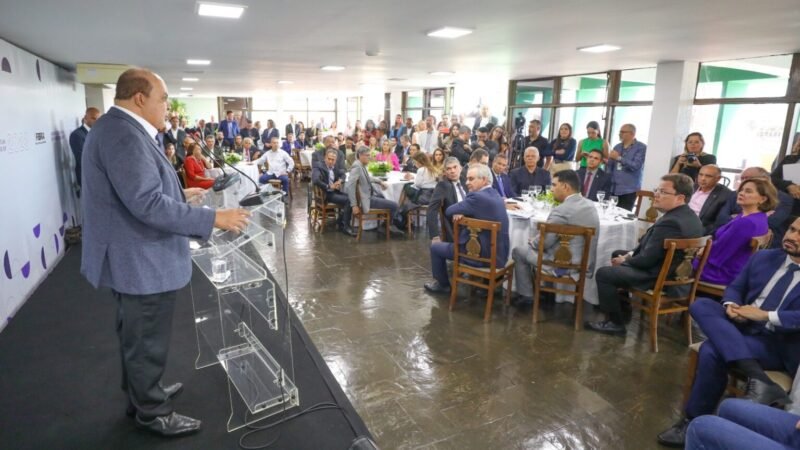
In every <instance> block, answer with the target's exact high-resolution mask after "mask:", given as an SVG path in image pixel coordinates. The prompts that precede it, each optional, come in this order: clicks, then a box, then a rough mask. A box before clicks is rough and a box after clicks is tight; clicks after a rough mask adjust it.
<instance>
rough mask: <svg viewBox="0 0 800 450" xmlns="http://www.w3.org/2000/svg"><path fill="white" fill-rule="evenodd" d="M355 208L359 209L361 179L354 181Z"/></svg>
mask: <svg viewBox="0 0 800 450" xmlns="http://www.w3.org/2000/svg"><path fill="white" fill-rule="evenodd" d="M356 206H358V209H361V179H358V180H356Z"/></svg>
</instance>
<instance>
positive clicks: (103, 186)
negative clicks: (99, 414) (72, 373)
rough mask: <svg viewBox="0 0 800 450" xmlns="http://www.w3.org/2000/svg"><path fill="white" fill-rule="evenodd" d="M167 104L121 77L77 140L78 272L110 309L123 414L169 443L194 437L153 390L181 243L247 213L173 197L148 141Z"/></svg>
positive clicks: (182, 282)
mask: <svg viewBox="0 0 800 450" xmlns="http://www.w3.org/2000/svg"><path fill="white" fill-rule="evenodd" d="M167 98H168V94H167V87H166V85H165V84H164V80H162V79H161V77H159V76H158V75H156V74H155V73H153V72H151V71H149V70H145V69H139V68H134V69H128V70H126V71H125V72H123V73H122V75H120V77H119V79H118V80H117V88H116V96H115V98H114V106H113V107H111V109H109V111H108V113H106V114H105V115H104V116H103V117H101V118H100V119H98V120H97V122H96V123H95V126H94V127H93V129H92V132H91V133H89V135H88V136H87V138H86V143H85V144H84V152H83V168H84V171H83V179H84V180H83V181H84V182H83V186H84V195H83V201H82V203H81V206H82V208H83V253H82V257H81V258H82V259H81V273H82V274H83V276H84V277H86V279H87V280H88V281H89V282H90V283H91V284H92V286H94V287H95V288H100V287H103V288H109V289H110V290H111V293H112V294H113V296H114V298H115V300H116V301H117V304H118V310H117V336H118V338H119V342H120V356H121V361H122V389H123V390H124V391H125V393H126V395H127V397H128V409H127V411H126V414H128V415H129V416H130V417H135V421H136V425H137V426H138V427H140V428H144V429H146V430H149V431H151V432H153V433H156V434H159V435H162V436H178V435H183V434H187V433H191V432H195V431H197V430H199V429H200V421H199V420H195V419H192V418H190V417H186V416H182V415H180V414H177V413H176V412H175V411H174V410H173V408H172V403H171V400H170V399H171V398H172V397H173V396H174V395H176V394H177V393H179V392H180V391H181V388H182V387H183V386H182V385H181V384H180V383H175V384H173V385H169V386H165V385H164V384H162V382H161V381H162V380H161V377H162V375H163V374H164V368H165V365H166V361H167V352H168V349H169V341H170V333H171V328H172V313H173V310H174V306H175V299H176V298H177V292H178V290H179V289H182V288H184V287H185V286H186V285H187V284H188V283H189V280H190V278H191V276H192V260H191V256H190V254H189V237H197V238H200V239H202V240H207V239H209V237H210V236H211V232H212V230H213V229H214V228H215V227H216V228H221V229H223V230H232V231H234V232H239V231H241V230H243V229H244V228H245V227H246V226H247V221H248V216H249V215H250V214H249V212H248V211H247V210H244V209H228V210H217V211H215V210H213V209H207V208H201V207H198V206H191V205H190V204H189V203H192V202H196V200H198V199H199V198H202V196H203V193H204V191H203V190H202V189H200V188H190V189H185V190H182V189H181V187H180V185H179V184H178V179H177V177H176V176H175V170H174V169H173V168H172V166H171V164H170V162H169V161H168V160H167V158H166V156H165V155H164V151H163V149H162V148H161V147H160V146H159V145H158V143H157V141H156V134H157V133H158V130H159V129H160V128H162V127H164V117H165V116H166V114H167ZM121 160H124V161H125V166H124V170H120V161H121Z"/></svg>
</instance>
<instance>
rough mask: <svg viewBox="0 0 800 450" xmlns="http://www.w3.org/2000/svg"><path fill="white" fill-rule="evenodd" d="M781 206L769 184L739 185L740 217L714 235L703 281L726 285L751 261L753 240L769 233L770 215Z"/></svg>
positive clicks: (755, 180)
mask: <svg viewBox="0 0 800 450" xmlns="http://www.w3.org/2000/svg"><path fill="white" fill-rule="evenodd" d="M777 203H778V193H777V191H776V190H775V187H774V186H772V183H770V181H769V180H764V179H762V178H751V179H749V180H747V181H745V182H744V183H742V184H740V185H739V189H738V191H737V195H736V204H737V205H739V207H740V208H741V209H742V212H741V214H739V215H738V216H736V217H735V218H734V219H733V220H731V221H730V222H728V223H726V224H725V225H723V226H721V227H719V228H717V231H716V232H714V243H713V244H712V246H711V253H710V254H709V255H708V261H707V262H706V265H705V267H703V273H702V274H701V275H700V279H701V280H703V281H707V282H709V283H714V284H725V285H727V284H728V283H730V282H731V281H733V279H734V278H736V275H738V274H739V272H741V271H742V268H744V265H745V264H747V260H748V259H749V258H750V254H751V248H750V240H751V239H753V238H754V237H756V236H762V235H764V234H767V231H769V225H768V224H767V214H766V213H767V212H769V211H772V210H773V209H774V208H775V205H776V204H777Z"/></svg>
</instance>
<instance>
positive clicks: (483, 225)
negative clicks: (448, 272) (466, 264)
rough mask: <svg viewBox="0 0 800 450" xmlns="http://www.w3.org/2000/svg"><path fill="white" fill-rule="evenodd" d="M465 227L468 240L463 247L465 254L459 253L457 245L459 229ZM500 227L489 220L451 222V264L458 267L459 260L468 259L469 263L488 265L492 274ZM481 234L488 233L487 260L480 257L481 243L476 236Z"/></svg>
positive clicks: (466, 218)
mask: <svg viewBox="0 0 800 450" xmlns="http://www.w3.org/2000/svg"><path fill="white" fill-rule="evenodd" d="M461 227H466V228H467V230H469V240H468V241H467V243H466V245H465V250H466V252H462V251H461V246H460V245H458V241H459V238H458V236H459V229H460V228H461ZM501 228H502V225H501V224H500V222H492V221H489V220H480V219H472V218H469V217H463V218H462V219H461V220H458V221H454V222H453V242H455V245H454V246H453V248H454V250H453V253H454V256H453V264H455V265H458V262H459V260H460V259H468V260H471V261H475V262H479V263H483V264H489V267H490V268H491V269H490V272H494V271H495V269H496V267H495V260H496V258H497V234H498V233H499V232H500V229H501ZM481 233H489V235H490V241H489V242H490V244H489V245H490V255H489V257H488V258H486V257H482V256H481V242H480V240H479V239H478V236H479V235H480V234H481Z"/></svg>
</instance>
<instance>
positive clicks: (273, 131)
mask: <svg viewBox="0 0 800 450" xmlns="http://www.w3.org/2000/svg"><path fill="white" fill-rule="evenodd" d="M272 138H278V139H280V138H281V132H280V131H278V129H277V128H266V129H264V132H263V133H261V142H263V143H264V145H269V141H270V139H272Z"/></svg>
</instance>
